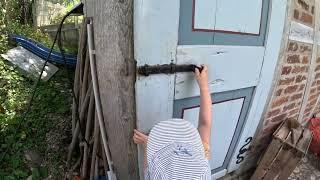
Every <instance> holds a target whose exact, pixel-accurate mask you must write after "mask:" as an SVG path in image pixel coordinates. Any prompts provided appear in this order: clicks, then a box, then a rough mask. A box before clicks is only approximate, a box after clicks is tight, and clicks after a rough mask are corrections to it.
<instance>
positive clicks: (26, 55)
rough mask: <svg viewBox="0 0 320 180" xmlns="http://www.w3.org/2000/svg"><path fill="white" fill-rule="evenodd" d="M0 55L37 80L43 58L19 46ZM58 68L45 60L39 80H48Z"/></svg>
mask: <svg viewBox="0 0 320 180" xmlns="http://www.w3.org/2000/svg"><path fill="white" fill-rule="evenodd" d="M1 57H3V58H4V59H6V60H7V61H9V62H10V63H11V64H13V65H15V66H17V67H19V69H20V70H21V72H22V73H24V74H25V75H26V76H27V77H30V78H31V79H34V80H37V79H38V77H39V76H40V74H41V70H42V68H43V65H44V63H45V60H44V59H41V58H40V57H38V56H36V55H35V54H33V53H32V52H30V51H28V50H27V49H25V48H23V47H21V46H18V47H15V48H13V49H10V50H9V51H8V52H7V53H5V54H1ZM58 70H59V68H58V67H56V66H55V65H53V64H51V63H49V62H47V64H46V67H45V69H44V71H43V73H42V76H41V80H43V81H48V80H49V79H50V78H51V77H52V76H53V75H54V74H55V73H56V72H57V71H58Z"/></svg>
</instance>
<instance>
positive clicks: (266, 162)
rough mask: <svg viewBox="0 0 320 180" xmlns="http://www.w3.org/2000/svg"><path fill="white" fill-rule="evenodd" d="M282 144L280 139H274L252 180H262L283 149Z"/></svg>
mask: <svg viewBox="0 0 320 180" xmlns="http://www.w3.org/2000/svg"><path fill="white" fill-rule="evenodd" d="M281 146H282V143H281V141H280V140H279V139H273V140H272V142H271V144H270V145H269V147H268V149H267V151H266V153H265V155H264V156H263V158H262V160H261V162H260V163H259V166H258V168H257V169H256V171H255V172H254V174H253V175H252V177H251V180H257V179H261V178H262V177H263V176H264V175H265V174H266V172H267V171H268V169H269V166H270V165H271V163H272V161H273V160H274V158H275V157H277V155H278V152H279V150H280V149H281Z"/></svg>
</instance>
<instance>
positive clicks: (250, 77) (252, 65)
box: [175, 45, 265, 99]
mask: <svg viewBox="0 0 320 180" xmlns="http://www.w3.org/2000/svg"><path fill="white" fill-rule="evenodd" d="M264 51H265V48H264V47H259V46H220V45H184V46H178V49H177V64H207V65H208V67H209V87H210V90H211V92H215V93H216V92H223V91H230V90H235V89H241V88H247V87H253V86H257V84H258V80H259V75H260V71H261V66H262V62H263V56H264ZM239 57H241V60H239ZM230 64H232V66H230ZM226 72H228V73H226ZM175 87H176V88H175V99H183V98H188V97H195V96H199V88H198V85H197V83H196V81H195V79H194V77H193V74H192V73H179V74H176V84H175Z"/></svg>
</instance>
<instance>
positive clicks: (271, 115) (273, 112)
mask: <svg viewBox="0 0 320 180" xmlns="http://www.w3.org/2000/svg"><path fill="white" fill-rule="evenodd" d="M280 111H281V110H280V108H278V109H275V110H272V111H270V112H268V116H267V118H269V117H274V116H276V115H278V114H279V113H280Z"/></svg>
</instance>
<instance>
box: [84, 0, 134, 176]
mask: <svg viewBox="0 0 320 180" xmlns="http://www.w3.org/2000/svg"><path fill="white" fill-rule="evenodd" d="M90 2H92V0H90ZM91 5H92V6H90V7H91V9H87V13H88V14H92V17H93V26H94V42H95V48H96V49H95V55H96V67H97V75H98V82H99V91H100V97H101V105H102V110H103V116H104V122H105V128H106V131H107V135H108V142H109V144H108V145H109V147H110V153H111V158H112V161H113V165H114V170H115V173H116V176H117V178H118V179H131V180H135V179H139V173H138V159H137V148H136V145H135V144H134V143H133V140H132V134H133V129H134V128H135V124H136V113H135V93H134V86H135V76H136V72H135V60H134V57H133V1H132V0H129V1H123V0H95V1H94V4H91ZM89 11H90V12H89Z"/></svg>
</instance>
